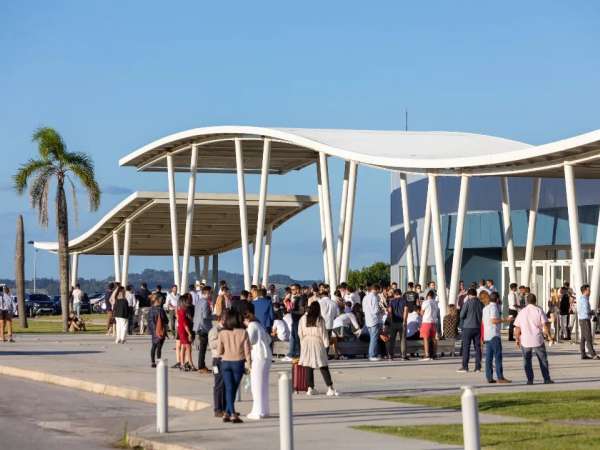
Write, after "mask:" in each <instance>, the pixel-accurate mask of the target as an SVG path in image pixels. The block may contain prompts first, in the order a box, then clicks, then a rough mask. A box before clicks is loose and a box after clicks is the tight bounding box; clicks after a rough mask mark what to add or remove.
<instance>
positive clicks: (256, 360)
mask: <svg viewBox="0 0 600 450" xmlns="http://www.w3.org/2000/svg"><path fill="white" fill-rule="evenodd" d="M244 325H246V332H247V333H248V339H249V340H250V345H251V346H252V351H251V355H252V367H251V370H250V384H251V388H252V411H250V414H248V415H247V416H246V417H248V419H251V420H260V419H262V418H265V417H268V416H269V369H270V368H271V360H272V358H273V354H272V353H271V337H270V336H269V334H268V333H267V332H266V331H265V329H264V328H263V326H262V325H261V324H260V322H259V321H258V320H256V316H255V315H254V305H253V304H252V303H250V304H249V305H248V311H247V312H246V314H245V315H244Z"/></svg>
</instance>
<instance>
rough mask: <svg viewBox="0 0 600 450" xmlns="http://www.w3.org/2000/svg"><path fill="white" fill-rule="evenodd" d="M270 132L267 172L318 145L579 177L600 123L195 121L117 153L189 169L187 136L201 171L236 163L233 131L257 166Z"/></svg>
mask: <svg viewBox="0 0 600 450" xmlns="http://www.w3.org/2000/svg"><path fill="white" fill-rule="evenodd" d="M264 138H269V139H271V140H272V148H271V172H272V173H280V174H282V173H286V172H288V171H290V170H297V169H301V168H303V167H305V166H307V165H309V164H311V163H313V162H314V161H315V160H316V158H317V153H318V152H324V153H327V154H328V155H331V156H337V157H340V158H343V159H346V160H354V161H357V162H359V163H361V164H365V165H370V166H375V167H380V168H383V169H388V170H398V171H405V172H410V173H426V172H435V173H441V174H448V175H460V174H464V173H466V174H472V175H482V176H483V175H500V174H510V175H531V174H532V173H535V174H537V175H539V176H545V177H555V176H563V172H562V169H561V167H562V164H563V163H564V161H565V160H569V161H572V162H574V163H576V164H578V166H577V167H576V175H577V176H578V177H580V178H596V177H598V176H600V163H598V164H596V163H595V160H596V159H598V158H600V130H596V131H592V132H590V133H586V134H582V135H579V136H575V137H572V138H568V139H564V140H560V141H556V142H552V143H549V144H544V145H539V146H531V145H529V144H526V143H524V142H519V141H513V140H509V139H504V138H499V137H493V136H486V135H481V134H473V133H459V132H445V131H373V130H333V129H303V128H263V127H249V126H218V127H206V128H194V129H191V130H187V131H182V132H180V133H175V134H172V135H169V136H166V137H164V138H161V139H158V140H156V141H154V142H151V143H150V144H148V145H145V146H144V147H142V148H140V149H138V150H136V151H134V152H132V153H131V154H129V155H127V156H125V157H124V158H122V159H121V160H120V161H119V164H120V165H121V166H134V167H136V168H137V169H138V170H145V171H166V155H167V154H172V155H173V157H174V162H175V168H176V170H178V171H189V160H190V149H191V145H192V143H195V144H198V145H200V148H199V160H198V168H199V170H200V171H205V172H232V171H235V154H234V143H233V140H234V139H241V140H243V150H244V167H245V170H246V171H247V172H258V171H260V166H261V157H262V148H263V143H262V141H263V139H264Z"/></svg>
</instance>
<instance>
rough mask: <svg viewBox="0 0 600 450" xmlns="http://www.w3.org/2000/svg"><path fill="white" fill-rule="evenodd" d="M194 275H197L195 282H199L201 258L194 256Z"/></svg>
mask: <svg viewBox="0 0 600 450" xmlns="http://www.w3.org/2000/svg"><path fill="white" fill-rule="evenodd" d="M194 274H195V275H196V280H194V281H198V280H199V279H200V257H199V256H194Z"/></svg>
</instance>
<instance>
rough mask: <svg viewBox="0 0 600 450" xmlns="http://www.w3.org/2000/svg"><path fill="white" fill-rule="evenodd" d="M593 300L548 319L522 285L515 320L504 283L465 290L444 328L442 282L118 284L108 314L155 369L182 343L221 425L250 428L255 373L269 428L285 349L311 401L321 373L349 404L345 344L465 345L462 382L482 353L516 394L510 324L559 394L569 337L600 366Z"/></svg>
mask: <svg viewBox="0 0 600 450" xmlns="http://www.w3.org/2000/svg"><path fill="white" fill-rule="evenodd" d="M280 294H281V295H280ZM82 295H83V294H82V292H81V290H80V288H79V286H76V287H75V288H74V290H73V306H74V309H75V311H74V312H73V313H71V315H70V317H69V319H70V320H69V326H70V327H73V328H74V330H75V331H79V330H81V329H85V323H83V321H82V320H81V319H80V315H79V314H78V313H79V311H77V308H76V303H77V302H76V301H75V299H76V298H81V296H82ZM589 295H590V288H589V286H588V285H584V286H582V287H581V288H580V295H579V296H576V295H575V293H574V292H573V290H572V289H571V288H570V287H569V285H568V283H565V284H564V285H563V286H562V287H561V288H559V289H556V290H554V291H553V292H552V295H551V298H550V301H549V302H548V305H546V306H547V308H546V311H544V309H542V307H539V306H538V305H537V298H536V296H535V295H534V294H532V293H531V292H530V291H529V289H528V288H527V287H525V286H517V285H516V284H511V285H510V286H509V292H508V294H507V304H508V314H507V315H506V316H505V317H503V315H502V310H503V308H502V300H501V298H500V295H499V294H498V292H497V290H496V288H495V286H494V282H493V280H481V281H480V282H479V283H472V284H471V285H470V286H469V287H466V286H465V284H464V283H463V282H462V281H461V282H460V284H459V292H458V296H457V301H456V304H451V305H448V309H447V314H446V315H445V316H444V317H440V308H439V305H438V295H437V287H436V284H435V282H430V283H428V284H427V286H426V287H425V288H422V287H421V286H420V285H419V284H415V283H412V282H410V283H408V284H407V286H406V290H405V291H404V292H403V291H402V290H401V289H400V288H399V287H398V285H397V283H391V284H390V285H386V286H380V285H378V284H369V285H368V286H365V287H361V288H359V289H356V290H355V289H353V288H352V287H350V286H349V285H348V284H346V283H341V284H340V285H339V286H336V287H335V288H334V289H331V287H330V286H329V285H327V284H326V283H321V284H314V285H312V286H300V285H298V284H293V285H291V286H289V287H287V288H285V289H284V290H282V291H281V293H280V292H279V291H278V290H277V289H276V287H275V286H274V285H271V286H269V288H268V289H266V288H265V287H263V286H252V287H251V289H250V290H249V291H246V290H242V291H241V292H240V293H239V295H233V293H232V292H231V291H230V289H229V287H228V285H227V283H226V282H225V281H222V282H221V283H220V284H219V286H218V288H217V289H216V292H213V288H212V287H211V286H210V285H208V284H206V283H205V282H201V281H197V282H196V283H195V284H194V285H191V286H189V288H188V289H187V290H186V292H184V293H180V292H178V289H177V286H173V287H172V288H171V289H170V290H169V291H168V292H164V291H163V290H162V288H161V286H157V287H156V289H155V290H153V291H150V290H149V289H148V287H147V285H146V284H145V283H142V284H141V285H140V286H139V288H138V289H134V288H133V286H131V285H128V286H122V285H120V284H119V283H110V284H109V285H108V286H107V289H106V292H105V296H104V303H105V310H106V312H107V316H106V317H107V321H106V333H107V335H111V336H114V337H115V343H117V344H123V343H125V342H126V339H127V336H128V335H129V334H133V333H134V332H136V331H137V332H138V333H140V334H146V333H147V334H149V335H150V336H151V347H150V364H151V366H152V367H156V361H157V359H160V358H161V356H162V351H163V345H164V343H165V341H166V339H167V338H169V337H171V338H173V339H174V340H175V355H176V363H175V364H174V365H173V366H172V369H179V370H182V371H197V372H199V373H201V374H210V373H212V374H213V377H214V388H213V394H214V413H215V417H219V418H222V420H223V421H225V422H231V423H240V422H242V419H241V418H240V415H239V413H238V412H237V410H236V409H235V399H236V393H237V392H238V390H239V389H240V384H241V382H242V380H243V377H244V375H245V374H249V375H250V377H249V379H250V381H249V384H250V389H251V392H252V399H253V405H252V410H251V412H250V413H249V414H248V415H247V418H248V419H252V420H260V419H261V418H264V417H267V416H269V414H270V412H269V389H268V386H269V369H270V367H271V364H272V362H273V358H274V355H273V348H274V343H276V342H284V343H286V345H285V346H284V348H287V354H286V355H284V356H283V355H282V356H283V358H282V361H285V362H291V363H292V364H294V365H297V367H301V368H302V369H303V370H304V371H305V375H306V387H305V389H303V390H304V391H305V392H306V394H307V395H316V394H318V391H317V389H316V387H315V377H314V371H315V370H317V369H318V370H319V372H320V373H321V376H322V378H323V381H324V384H325V386H326V391H325V393H326V395H328V396H337V395H338V391H337V390H336V389H335V387H334V382H333V379H332V375H331V371H330V370H329V360H330V359H331V358H336V359H346V358H348V357H355V355H353V354H345V353H344V350H343V348H342V347H343V346H342V345H341V344H342V343H345V342H358V343H362V345H364V346H365V348H366V347H367V346H368V351H367V352H368V358H369V361H370V362H372V363H377V362H379V361H382V360H389V361H392V360H394V359H399V360H408V359H409V358H412V357H414V356H415V353H413V352H409V351H408V347H409V345H408V342H409V341H420V342H419V346H420V348H421V349H422V351H419V353H418V356H419V359H420V360H421V361H429V360H432V359H437V358H438V357H439V355H438V351H437V347H438V343H439V342H440V341H441V340H448V341H449V342H451V343H452V344H454V342H459V343H460V353H461V356H462V358H461V359H462V363H461V366H460V367H459V368H458V369H457V372H460V373H465V372H468V371H469V360H470V357H471V354H472V352H471V350H473V353H474V357H475V365H474V368H473V369H474V371H475V372H482V369H483V371H484V374H485V378H486V380H487V382H488V383H510V382H511V380H509V379H507V378H506V377H505V376H504V372H503V364H502V362H503V356H502V338H501V336H502V334H501V328H502V325H503V324H508V341H514V342H515V345H516V348H518V349H519V350H520V351H521V353H522V357H523V367H524V371H525V375H526V378H527V383H528V384H532V383H533V381H534V373H533V368H532V359H533V355H535V356H536V358H537V359H538V362H539V366H540V370H541V373H542V377H543V380H544V383H547V384H549V383H553V381H552V378H551V377H550V369H549V364H548V356H547V352H546V346H545V345H546V342H548V343H549V345H552V344H553V343H554V342H555V341H556V340H557V339H558V338H559V337H561V338H562V339H570V337H571V333H572V330H573V329H575V327H577V330H578V332H579V336H580V338H581V339H580V351H581V358H582V359H591V358H593V359H600V356H599V355H597V354H596V352H595V350H594V346H593V336H594V331H595V325H594V324H595V318H594V315H593V313H592V311H591V308H590V303H589ZM12 305H13V303H12V300H10V295H9V293H8V292H7V288H5V289H4V292H3V293H2V295H0V313H1V319H2V320H1V321H0V326H1V329H0V334H1V336H2V339H3V340H4V336H5V333H4V329H5V328H7V330H8V336H9V339H10V340H12V330H11V328H10V320H9V319H7V317H12V315H11V314H10V311H9V308H12V307H13V306H12ZM573 317H576V319H573ZM411 347H414V346H413V345H411ZM278 348H282V347H281V346H279V347H278ZM194 351H196V352H197V357H196V358H194V355H193V353H194ZM483 351H485V358H484V357H483V356H484V355H483ZM207 352H210V357H211V358H210V368H209V367H208V365H207V364H206V360H207Z"/></svg>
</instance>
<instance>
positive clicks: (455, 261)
mask: <svg viewBox="0 0 600 450" xmlns="http://www.w3.org/2000/svg"><path fill="white" fill-rule="evenodd" d="M468 202H469V176H467V175H462V176H461V177H460V191H459V194H458V210H457V212H456V230H455V232H454V252H453V254H452V274H451V277H450V296H449V299H448V303H449V304H450V305H455V304H456V300H457V298H458V283H459V282H460V270H461V266H462V254H463V237H464V231H465V218H466V216H467V204H468Z"/></svg>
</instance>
